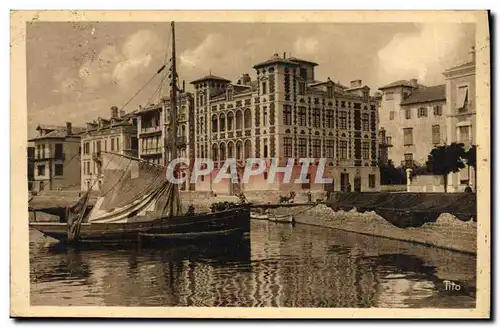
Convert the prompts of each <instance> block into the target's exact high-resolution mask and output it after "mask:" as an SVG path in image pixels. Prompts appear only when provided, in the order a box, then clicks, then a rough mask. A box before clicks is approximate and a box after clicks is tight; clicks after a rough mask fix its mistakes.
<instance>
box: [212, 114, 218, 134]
mask: <svg viewBox="0 0 500 328" xmlns="http://www.w3.org/2000/svg"><path fill="white" fill-rule="evenodd" d="M217 122H218V119H217V115H213V116H212V132H213V133H216V132H217Z"/></svg>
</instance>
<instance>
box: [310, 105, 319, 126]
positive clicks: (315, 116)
mask: <svg viewBox="0 0 500 328" xmlns="http://www.w3.org/2000/svg"><path fill="white" fill-rule="evenodd" d="M312 116H313V117H312V118H313V122H312V123H313V127H315V128H320V127H321V112H320V110H319V108H314V109H313V112H312Z"/></svg>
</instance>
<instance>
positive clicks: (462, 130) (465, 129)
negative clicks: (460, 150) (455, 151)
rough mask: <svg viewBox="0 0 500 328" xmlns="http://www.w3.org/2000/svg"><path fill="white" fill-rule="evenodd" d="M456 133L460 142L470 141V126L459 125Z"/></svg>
mask: <svg viewBox="0 0 500 328" xmlns="http://www.w3.org/2000/svg"><path fill="white" fill-rule="evenodd" d="M458 133H459V140H460V142H463V143H468V142H470V141H471V137H470V127H469V126H461V127H459V130H458Z"/></svg>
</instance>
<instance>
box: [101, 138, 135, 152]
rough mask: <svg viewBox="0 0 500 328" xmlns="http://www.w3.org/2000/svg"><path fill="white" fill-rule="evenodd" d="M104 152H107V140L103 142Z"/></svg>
mask: <svg viewBox="0 0 500 328" xmlns="http://www.w3.org/2000/svg"><path fill="white" fill-rule="evenodd" d="M136 140H137V139H136ZM104 151H108V140H107V139H106V140H104Z"/></svg>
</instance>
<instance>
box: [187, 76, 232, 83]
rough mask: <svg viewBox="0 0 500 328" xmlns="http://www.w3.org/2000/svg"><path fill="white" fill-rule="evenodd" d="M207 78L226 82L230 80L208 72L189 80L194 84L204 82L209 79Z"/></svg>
mask: <svg viewBox="0 0 500 328" xmlns="http://www.w3.org/2000/svg"><path fill="white" fill-rule="evenodd" d="M209 80H215V81H222V82H227V83H229V82H231V81H230V80H228V79H226V78H223V77H220V76H216V75H212V74H209V75H206V76H204V77H202V78H200V79H196V80H194V81H191V84H196V83H200V82H204V81H209Z"/></svg>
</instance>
